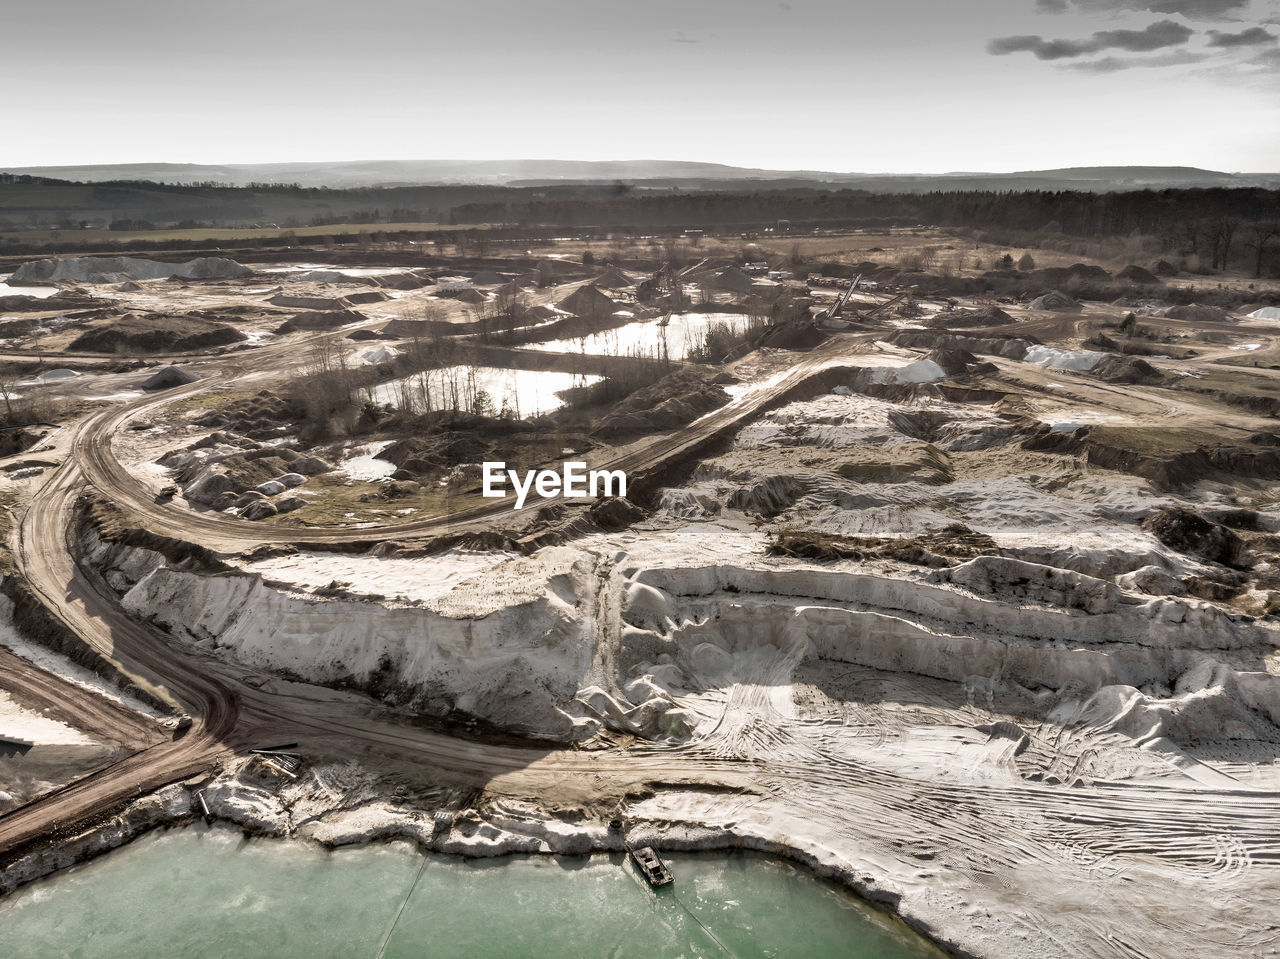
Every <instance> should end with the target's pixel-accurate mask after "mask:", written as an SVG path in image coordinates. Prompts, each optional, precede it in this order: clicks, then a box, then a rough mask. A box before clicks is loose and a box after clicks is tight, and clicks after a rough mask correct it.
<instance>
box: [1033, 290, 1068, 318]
mask: <svg viewBox="0 0 1280 959" xmlns="http://www.w3.org/2000/svg"><path fill="white" fill-rule="evenodd" d="M1027 306H1028V308H1029V309H1032V310H1048V311H1050V312H1053V313H1076V312H1079V311H1080V309H1081V306H1080V304H1079V303H1077V302H1076V301H1075V300H1073V299H1071V297H1069V296H1067V294H1065V293H1060V292H1058V291H1057V290H1050V291H1049V292H1048V293H1043V294H1041V295H1040V296H1037V297H1036V298H1035V299H1034V300H1032V301H1031V302H1030V303H1028V304H1027Z"/></svg>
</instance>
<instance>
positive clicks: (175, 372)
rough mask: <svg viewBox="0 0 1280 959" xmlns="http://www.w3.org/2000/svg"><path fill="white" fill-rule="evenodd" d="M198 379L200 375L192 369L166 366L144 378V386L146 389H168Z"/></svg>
mask: <svg viewBox="0 0 1280 959" xmlns="http://www.w3.org/2000/svg"><path fill="white" fill-rule="evenodd" d="M197 379H199V377H198V376H196V375H195V374H194V373H192V372H191V371H190V370H184V369H183V368H182V367H180V366H166V367H165V368H164V369H162V370H160V371H158V372H156V373H153V374H151V375H150V376H148V377H147V378H146V379H145V380H143V382H142V388H143V389H144V390H168V389H172V388H173V387H175V386H186V385H187V384H188V383H194V382H195V381H196V380H197Z"/></svg>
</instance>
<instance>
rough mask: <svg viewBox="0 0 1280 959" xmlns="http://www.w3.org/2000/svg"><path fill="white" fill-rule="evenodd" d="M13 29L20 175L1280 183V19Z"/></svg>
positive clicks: (891, 10)
mask: <svg viewBox="0 0 1280 959" xmlns="http://www.w3.org/2000/svg"><path fill="white" fill-rule="evenodd" d="M0 35H2V36H3V37H4V43H3V54H0V88H2V89H4V91H5V92H6V96H5V98H4V101H5V107H4V114H3V120H0V123H3V129H4V131H5V135H4V136H3V137H2V138H0V169H3V168H5V167H16V166H34V165H50V164H86V163H122V162H144V161H170V162H197V163H219V162H243V163H248V162H274V161H294V160H355V159H422V158H495V159H496V158H511V157H530V158H560V159H585V160H596V159H633V158H652V159H686V160H706V161H715V162H721V163H731V164H735V165H740V166H758V167H768V168H774V169H821V170H836V171H861V172H917V171H918V172H942V171H952V170H990V171H1010V170H1027V169H1046V168H1053V167H1059V166H1078V165H1096V164H1108V165H1109V164H1156V165H1188V166H1200V167H1207V168H1211V169H1217V170H1225V171H1248V172H1262V171H1280V45H1278V44H1277V38H1278V37H1280V0H877V2H874V3H856V2H849V0H645V2H642V3H638V2H635V0H451V2H450V3H448V4H439V3H435V2H432V0H360V2H335V0H305V2H303V0H251V2H250V0H220V2H218V3H209V2H201V3H199V4H195V3H190V2H187V0H97V2H94V0H78V2H68V0H41V2H38V3H35V2H33V3H23V4H16V3H6V4H4V6H3V7H0Z"/></svg>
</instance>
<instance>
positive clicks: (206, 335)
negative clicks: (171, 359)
mask: <svg viewBox="0 0 1280 959" xmlns="http://www.w3.org/2000/svg"><path fill="white" fill-rule="evenodd" d="M244 339H247V337H246V336H245V335H244V334H243V333H241V332H240V331H239V330H234V329H232V328H231V327H229V326H227V325H226V324H224V323H214V322H212V321H210V320H202V319H198V318H195V317H190V316H136V315H134V314H132V313H126V314H125V315H124V316H121V317H115V318H113V319H110V320H104V321H98V322H96V323H94V324H93V325H92V326H90V327H89V329H87V330H85V331H84V332H83V333H81V334H80V335H79V336H77V337H76V338H75V339H74V340H72V341H71V343H70V344H68V346H67V349H69V350H75V351H77V352H86V353H114V352H117V351H120V350H126V351H137V352H142V353H158V352H169V351H175V352H181V351H183V350H202V349H208V348H209V347H213V346H226V345H228V344H230V343H239V342H240V341H242V340H244Z"/></svg>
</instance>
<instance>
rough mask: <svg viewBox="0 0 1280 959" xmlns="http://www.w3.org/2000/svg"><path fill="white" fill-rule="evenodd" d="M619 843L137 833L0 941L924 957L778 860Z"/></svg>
mask: <svg viewBox="0 0 1280 959" xmlns="http://www.w3.org/2000/svg"><path fill="white" fill-rule="evenodd" d="M667 858H668V861H669V862H670V863H671V865H672V868H673V870H674V872H675V875H676V881H675V884H674V885H672V886H668V887H665V888H663V889H661V890H658V891H656V892H655V891H654V890H651V889H650V888H649V887H648V886H646V885H644V883H643V882H642V881H641V880H640V878H639V877H638V875H637V874H636V873H635V871H634V869H633V868H632V867H631V866H630V864H627V863H624V862H623V859H622V857H621V856H608V855H599V856H592V857H589V858H587V857H580V858H578V857H550V856H528V857H523V856H522V857H514V858H503V859H496V860H461V859H451V858H446V857H442V856H430V855H429V856H422V855H420V854H419V853H418V852H417V851H416V850H414V849H413V848H412V847H411V846H409V845H407V844H403V843H396V844H391V845H374V846H366V847H361V848H355V849H343V850H338V851H335V852H328V851H325V850H323V849H321V848H319V847H316V846H314V845H311V844H307V843H298V842H281V841H275V840H247V839H245V838H244V837H243V836H242V835H241V834H240V833H239V832H238V831H234V830H231V829H226V828H215V829H212V830H208V829H205V828H203V827H196V828H189V829H179V830H172V831H167V832H160V833H154V834H152V835H149V836H147V837H144V838H142V839H140V840H138V841H137V842H135V843H132V844H131V845H129V846H126V847H125V848H123V849H120V850H117V851H116V852H113V853H110V854H109V855H107V856H105V857H102V858H99V859H97V860H94V861H92V862H89V863H86V864H84V865H83V866H78V867H76V868H74V869H71V870H67V871H65V872H63V873H60V874H57V875H55V876H51V877H49V878H48V879H45V880H42V881H40V882H38V883H34V884H32V885H30V886H27V887H25V888H23V889H20V890H19V891H18V892H16V893H14V894H13V895H12V896H10V897H8V898H5V899H2V900H0V954H3V955H4V956H5V957H6V959H27V957H32V959H36V957H40V959H46V957H55V956H67V957H92V959H106V957H121V959H123V957H130V959H178V957H182V959H213V957H237V959H239V957H272V959H319V957H334V959H353V957H368V959H377V957H379V956H381V957H384V959H409V957H413V959H428V957H429V959H453V957H458V959H462V957H467V959H485V957H503V959H506V957H511V959H517V957H555V959H571V957H601V959H675V957H682V959H695V957H708V959H710V957H721V956H737V957H740V959H745V957H748V956H753V957H755V956H779V957H790V959H803V957H815V959H816V957H841V959H935V957H937V956H938V955H940V954H939V953H938V952H937V951H936V950H935V949H934V948H933V947H932V946H930V945H929V944H927V943H926V942H924V941H923V940H922V939H920V938H919V937H917V936H915V935H914V934H913V933H911V932H909V931H908V930H906V929H905V928H904V927H903V926H902V925H901V924H900V923H899V922H897V920H895V919H893V918H892V917H890V916H887V915H884V914H882V913H880V912H878V911H876V910H873V909H871V908H870V907H868V906H867V905H865V904H864V903H862V902H860V901H859V900H857V899H855V898H854V897H853V896H852V895H850V894H849V893H848V892H846V891H845V890H843V889H841V888H839V887H838V886H836V885H834V884H832V883H828V882H825V881H822V880H819V879H816V878H814V877H813V876H812V875H811V874H809V873H808V872H806V871H805V870H803V869H801V868H800V867H797V866H793V865H791V864H789V863H786V862H783V861H779V860H775V859H770V858H766V857H764V856H760V855H756V854H752V853H726V854H719V853H717V854H711V853H704V854H690V855H672V856H669V857H667Z"/></svg>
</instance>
